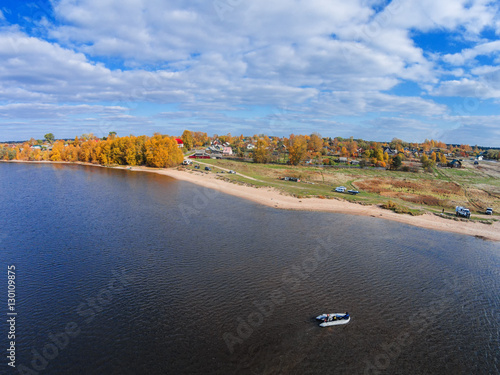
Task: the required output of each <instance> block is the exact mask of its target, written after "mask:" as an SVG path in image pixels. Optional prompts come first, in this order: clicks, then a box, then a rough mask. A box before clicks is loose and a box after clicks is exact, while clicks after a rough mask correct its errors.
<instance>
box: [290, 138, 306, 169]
mask: <svg viewBox="0 0 500 375" xmlns="http://www.w3.org/2000/svg"><path fill="white" fill-rule="evenodd" d="M288 153H289V159H290V164H292V165H298V164H299V163H300V162H301V161H302V160H304V158H305V157H306V154H307V141H306V139H305V137H304V136H302V135H298V136H294V135H293V134H292V135H291V136H290V140H289V147H288Z"/></svg>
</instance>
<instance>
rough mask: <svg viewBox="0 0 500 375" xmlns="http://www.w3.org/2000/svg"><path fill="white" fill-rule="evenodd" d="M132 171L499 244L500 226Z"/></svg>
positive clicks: (270, 202) (199, 177) (208, 177)
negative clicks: (400, 212)
mask: <svg viewBox="0 0 500 375" xmlns="http://www.w3.org/2000/svg"><path fill="white" fill-rule="evenodd" d="M133 170H137V171H147V172H153V173H159V174H163V175H166V176H170V177H173V178H175V179H178V180H181V181H187V182H191V183H193V184H197V185H200V186H203V187H206V188H210V189H215V190H218V191H220V192H222V193H225V194H230V195H233V196H236V197H239V198H243V199H247V200H250V201H252V202H256V203H259V204H263V205H266V206H269V207H274V208H277V209H285V210H305V211H322V212H334V213H340V214H348V215H361V216H372V217H376V218H381V219H386V220H392V221H397V222H399V223H404V224H409V225H414V226H417V227H421V228H426V229H433V230H440V231H447V232H454V233H460V234H465V235H470V236H476V237H480V238H484V239H488V240H492V241H500V222H498V221H497V222H494V223H493V224H483V223H479V222H472V221H455V220H450V219H446V218H442V217H439V216H437V215H434V214H431V213H426V214H424V215H420V216H410V215H403V214H397V213H395V212H392V211H389V210H385V209H383V208H380V207H378V206H374V205H370V206H365V205H361V204H356V203H351V202H347V201H344V200H337V199H319V198H301V199H299V198H295V197H292V196H288V195H283V194H281V193H280V192H279V191H277V190H276V189H271V188H269V189H267V188H255V187H250V186H244V185H239V184H234V183H230V182H227V181H223V180H221V179H220V178H217V177H216V175H214V174H209V173H203V172H187V171H182V170H177V169H153V168H143V167H133Z"/></svg>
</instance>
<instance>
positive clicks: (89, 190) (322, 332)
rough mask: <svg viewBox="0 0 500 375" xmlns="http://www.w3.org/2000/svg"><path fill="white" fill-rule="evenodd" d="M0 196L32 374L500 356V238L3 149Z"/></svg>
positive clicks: (471, 360) (410, 368)
mask: <svg viewBox="0 0 500 375" xmlns="http://www.w3.org/2000/svg"><path fill="white" fill-rule="evenodd" d="M0 207H1V209H2V210H1V218H0V224H1V225H0V261H1V262H0V265H1V267H2V276H1V278H0V279H1V283H2V285H3V286H2V288H3V290H4V293H3V296H4V297H2V305H3V307H2V310H3V311H6V307H7V295H6V294H7V293H6V292H5V291H6V290H7V267H8V266H9V265H14V266H15V272H16V306H15V307H16V312H17V316H16V339H15V342H16V366H17V369H18V370H21V371H24V373H34V372H35V371H36V372H38V373H40V374H236V373H238V374H431V373H432V374H472V373H474V374H494V373H497V374H498V373H500V363H499V361H500V359H499V351H498V350H499V347H500V317H499V311H500V293H499V291H500V273H499V270H500V246H499V244H498V243H495V242H487V241H483V240H481V239H477V238H474V237H468V236H462V235H458V234H451V233H445V232H438V231H431V230H426V229H421V228H417V227H411V226H407V225H403V224H399V223H395V222H390V221H384V220H382V219H378V218H372V217H358V216H349V215H340V214H331V213H318V212H294V211H282V210H276V209H273V208H269V207H264V206H259V205H256V204H254V203H251V202H248V201H244V200H241V199H238V198H235V197H232V196H228V195H223V194H221V193H218V192H217V191H211V190H207V189H204V188H200V187H198V186H196V185H192V184H189V183H186V182H180V181H176V180H174V179H172V178H169V177H167V176H161V175H157V174H153V173H141V172H134V171H128V170H116V169H109V168H96V167H86V166H77V165H58V164H56V165H50V164H17V163H16V164H14V163H0ZM345 311H348V312H349V313H350V315H351V321H350V323H349V324H347V325H343V326H336V327H329V328H320V327H319V326H318V324H317V322H316V321H315V319H314V317H315V316H317V315H319V314H321V313H331V312H345ZM3 314H4V317H3V318H2V326H1V333H0V335H1V336H0V337H1V340H0V342H1V343H2V349H7V348H9V340H8V339H7V331H8V325H7V323H6V316H5V313H3ZM4 352H5V351H4ZM7 362H8V360H7V359H6V358H5V355H4V356H2V361H1V363H0V366H1V367H0V370H1V371H0V372H2V373H18V372H17V371H15V370H13V369H11V368H10V367H8V365H7ZM30 371H32V372H30ZM20 373H23V372H20Z"/></svg>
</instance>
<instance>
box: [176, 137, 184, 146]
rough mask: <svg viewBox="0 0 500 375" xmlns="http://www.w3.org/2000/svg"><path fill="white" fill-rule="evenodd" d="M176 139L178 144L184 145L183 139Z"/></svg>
mask: <svg viewBox="0 0 500 375" xmlns="http://www.w3.org/2000/svg"><path fill="white" fill-rule="evenodd" d="M175 141H176V142H177V144H178V145H183V144H184V142H182V139H179V138H175Z"/></svg>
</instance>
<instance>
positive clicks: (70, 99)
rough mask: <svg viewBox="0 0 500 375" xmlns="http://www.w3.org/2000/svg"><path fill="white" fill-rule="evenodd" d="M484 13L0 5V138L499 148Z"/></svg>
mask: <svg viewBox="0 0 500 375" xmlns="http://www.w3.org/2000/svg"><path fill="white" fill-rule="evenodd" d="M499 8H500V2H498V1H488V0H437V1H436V0H399V1H398V0H393V1H387V0H349V1H345V0H273V1H269V0H265V1H264V0H120V1H116V0H40V1H37V2H29V1H15V0H9V1H5V0H0V141H8V140H24V139H29V138H31V137H34V138H36V139H41V138H43V135H44V134H46V133H49V132H50V133H53V134H54V135H55V136H56V138H73V137H75V136H76V135H81V134H88V133H93V134H94V135H96V136H99V137H102V136H106V135H107V134H108V133H109V132H110V131H116V132H117V133H118V135H119V136H125V135H129V134H134V135H143V134H146V135H152V134H153V133H155V132H160V133H162V134H169V135H180V134H182V132H183V131H184V129H189V130H191V131H202V132H206V133H208V135H210V136H211V135H214V134H219V135H220V134H227V133H231V134H232V135H240V134H244V135H254V134H267V135H271V136H288V135H289V134H291V133H294V134H311V133H313V132H317V133H320V134H321V135H322V136H324V137H336V136H340V137H350V136H353V137H354V138H362V139H365V140H375V141H390V140H391V139H393V138H395V137H396V138H400V139H403V140H405V141H408V142H422V141H424V140H425V139H435V140H440V141H444V142H446V143H462V144H470V145H480V146H489V147H500V10H499Z"/></svg>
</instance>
